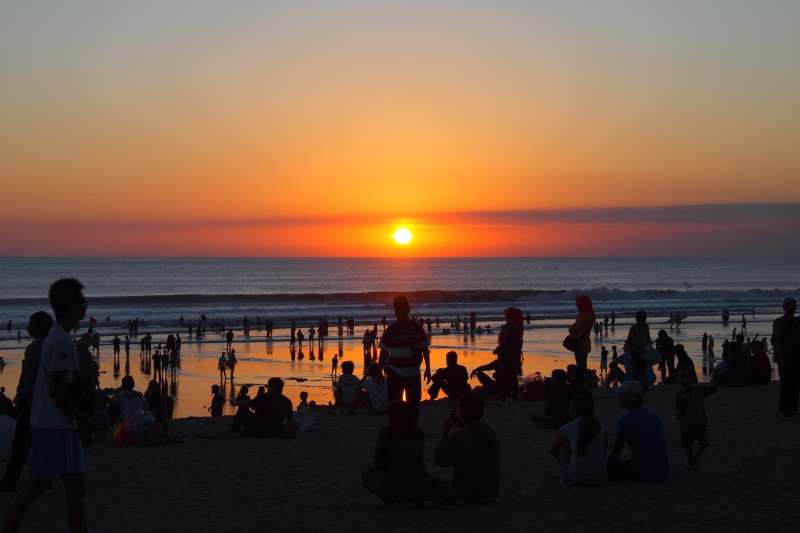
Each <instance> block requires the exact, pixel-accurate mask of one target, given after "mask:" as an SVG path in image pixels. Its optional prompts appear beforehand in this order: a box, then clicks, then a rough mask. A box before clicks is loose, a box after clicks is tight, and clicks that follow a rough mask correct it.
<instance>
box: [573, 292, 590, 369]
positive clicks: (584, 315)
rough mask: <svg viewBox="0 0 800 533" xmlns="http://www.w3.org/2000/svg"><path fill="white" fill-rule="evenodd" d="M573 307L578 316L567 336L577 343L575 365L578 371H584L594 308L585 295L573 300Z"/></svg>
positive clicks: (588, 350)
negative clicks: (575, 308)
mask: <svg viewBox="0 0 800 533" xmlns="http://www.w3.org/2000/svg"><path fill="white" fill-rule="evenodd" d="M575 306H576V307H577V308H578V316H577V317H576V318H575V322H574V323H573V324H572V325H571V326H570V327H569V334H570V336H572V337H574V338H575V340H576V341H577V342H576V345H575V346H576V349H575V351H574V353H575V364H576V365H577V366H578V368H579V369H581V370H586V366H587V365H586V360H587V359H588V357H589V352H591V351H592V340H591V332H592V328H593V327H594V321H595V314H594V306H593V305H592V299H591V298H589V296H587V295H585V294H582V295H580V296H578V297H577V298H575Z"/></svg>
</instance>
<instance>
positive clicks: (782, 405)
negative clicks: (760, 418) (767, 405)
mask: <svg viewBox="0 0 800 533" xmlns="http://www.w3.org/2000/svg"><path fill="white" fill-rule="evenodd" d="M796 311H797V302H796V301H795V299H794V298H786V299H785V300H784V301H783V316H782V317H780V318H778V319H776V320H775V322H773V323H772V342H773V350H774V354H775V355H774V358H775V362H776V363H777V364H778V376H779V377H780V380H781V385H780V393H779V400H778V409H779V410H780V412H781V413H783V414H784V415H785V416H792V415H796V414H797V408H798V399H799V398H800V318H798V317H796V316H795V312H796Z"/></svg>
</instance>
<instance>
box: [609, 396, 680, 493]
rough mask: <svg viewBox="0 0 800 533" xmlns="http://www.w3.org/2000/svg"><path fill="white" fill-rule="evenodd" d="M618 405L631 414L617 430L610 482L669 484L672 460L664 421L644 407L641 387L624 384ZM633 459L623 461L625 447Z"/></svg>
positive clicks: (611, 456)
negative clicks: (665, 435)
mask: <svg viewBox="0 0 800 533" xmlns="http://www.w3.org/2000/svg"><path fill="white" fill-rule="evenodd" d="M618 393H619V403H620V405H621V406H622V408H623V409H625V410H626V411H628V413H627V414H626V415H625V416H623V417H622V419H620V421H619V425H618V427H617V439H616V441H615V442H614V447H613V448H612V450H611V454H610V455H609V458H608V478H609V479H610V480H611V481H666V480H667V479H669V460H668V459H667V443H666V440H665V438H664V426H663V424H662V423H661V420H660V419H659V418H658V416H656V415H655V414H653V413H652V412H650V411H648V410H647V409H645V408H643V407H642V402H643V393H642V385H641V383H639V382H638V381H625V382H624V383H623V384H622V385H621V386H620V387H619V389H618ZM626 446H627V447H628V448H630V453H631V458H630V459H629V460H621V459H620V455H621V454H622V451H623V450H624V449H625V447H626Z"/></svg>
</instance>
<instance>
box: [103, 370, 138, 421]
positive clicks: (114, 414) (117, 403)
mask: <svg viewBox="0 0 800 533" xmlns="http://www.w3.org/2000/svg"><path fill="white" fill-rule="evenodd" d="M135 386H136V382H135V381H134V380H133V377H131V376H125V377H124V378H122V383H121V386H120V388H119V390H118V391H117V392H116V393H114V395H113V396H112V397H111V400H110V403H109V405H108V423H109V425H111V426H113V425H114V424H115V423H116V422H121V423H122V424H124V423H125V422H126V421H127V420H128V419H129V418H131V417H135V416H139V414H140V413H141V412H142V411H143V410H144V398H143V396H142V393H141V392H137V391H136V390H134V387H135Z"/></svg>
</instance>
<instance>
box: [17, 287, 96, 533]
mask: <svg viewBox="0 0 800 533" xmlns="http://www.w3.org/2000/svg"><path fill="white" fill-rule="evenodd" d="M49 299H50V304H51V305H52V307H53V311H54V313H55V315H56V323H55V324H54V325H53V327H51V328H50V331H49V333H48V334H47V337H46V338H45V339H44V341H43V343H42V353H41V359H40V361H39V368H38V369H37V375H36V379H35V383H34V391H33V396H32V400H31V416H30V424H31V455H30V476H31V481H30V483H29V484H28V485H27V486H26V487H25V488H24V489H23V490H22V491H21V492H20V493H19V494H18V496H17V498H16V499H15V500H14V501H13V502H12V504H11V506H10V507H9V509H8V513H7V515H6V520H5V523H4V524H3V531H4V532H8V533H10V532H14V531H17V530H18V529H19V527H20V525H21V524H22V520H23V519H24V518H25V515H26V514H27V512H28V510H29V509H30V507H31V505H32V504H33V503H34V502H35V501H36V500H37V499H38V498H39V496H41V495H42V494H44V493H45V492H47V491H48V490H49V489H50V488H51V487H52V482H53V478H54V477H55V476H59V477H60V478H61V482H62V484H63V485H64V491H65V493H66V507H67V523H68V524H69V528H70V530H71V531H72V532H73V533H75V532H85V531H87V525H86V511H85V509H84V506H83V498H84V493H85V492H86V480H85V478H84V475H83V471H84V455H83V446H84V444H86V443H88V442H89V441H90V439H91V434H92V422H91V420H90V419H89V418H88V417H87V416H86V415H85V414H84V413H82V412H81V410H80V409H79V408H78V406H77V405H75V403H74V402H73V400H72V398H71V396H70V394H69V386H70V383H71V382H72V381H74V380H75V379H76V378H77V377H78V375H79V373H80V370H79V365H78V358H77V356H76V353H75V343H74V342H73V340H72V337H71V336H70V331H72V330H73V329H77V327H78V326H79V324H80V321H81V320H82V319H83V317H84V316H86V307H87V301H86V298H85V297H84V295H83V284H81V282H79V281H78V280H76V279H60V280H58V281H56V282H55V283H53V284H52V285H51V286H50V294H49Z"/></svg>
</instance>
